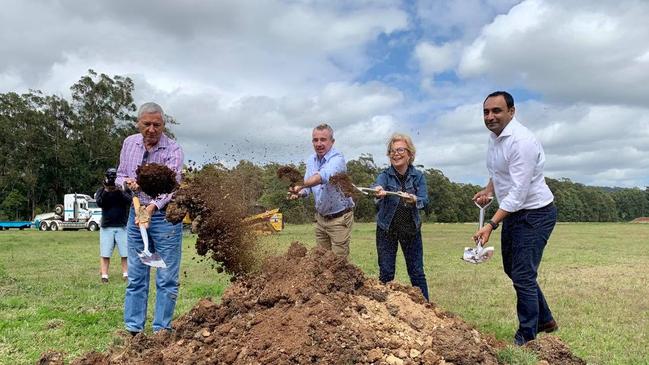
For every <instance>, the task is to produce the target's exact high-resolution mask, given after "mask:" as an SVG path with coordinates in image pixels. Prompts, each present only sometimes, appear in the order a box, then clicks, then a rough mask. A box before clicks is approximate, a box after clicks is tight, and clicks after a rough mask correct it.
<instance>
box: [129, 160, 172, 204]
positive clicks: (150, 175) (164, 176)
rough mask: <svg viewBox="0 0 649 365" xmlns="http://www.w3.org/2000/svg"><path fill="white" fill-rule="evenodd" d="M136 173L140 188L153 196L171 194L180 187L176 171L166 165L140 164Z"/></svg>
mask: <svg viewBox="0 0 649 365" xmlns="http://www.w3.org/2000/svg"><path fill="white" fill-rule="evenodd" d="M135 173H136V174H137V178H136V180H137V184H138V185H139V186H140V189H142V191H143V192H144V193H146V194H147V195H148V196H150V197H152V198H155V197H157V196H158V195H161V194H169V193H171V192H173V191H174V190H176V188H178V182H177V181H176V173H175V172H174V171H173V170H172V169H170V168H169V167H168V166H166V165H161V164H157V163H148V164H144V165H140V166H138V168H137V170H135Z"/></svg>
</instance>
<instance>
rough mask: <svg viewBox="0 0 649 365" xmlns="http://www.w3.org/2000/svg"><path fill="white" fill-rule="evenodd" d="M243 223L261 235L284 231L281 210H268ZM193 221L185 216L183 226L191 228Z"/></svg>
mask: <svg viewBox="0 0 649 365" xmlns="http://www.w3.org/2000/svg"><path fill="white" fill-rule="evenodd" d="M243 222H244V223H246V224H249V225H250V226H252V228H253V229H254V230H255V232H257V233H259V234H273V233H278V232H281V231H282V230H283V229H284V217H283V215H282V213H280V211H279V208H276V209H271V210H267V211H265V212H261V213H258V214H255V215H251V216H249V217H246V218H244V219H243ZM191 224H192V220H191V219H190V218H189V214H187V215H185V218H184V219H183V225H185V226H191Z"/></svg>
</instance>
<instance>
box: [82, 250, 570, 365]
mask: <svg viewBox="0 0 649 365" xmlns="http://www.w3.org/2000/svg"><path fill="white" fill-rule="evenodd" d="M173 326H174V328H175V329H176V330H175V332H173V333H160V334H157V335H152V336H146V335H144V334H139V335H137V336H136V337H134V338H133V339H132V340H131V341H130V342H129V343H128V344H127V345H126V346H125V347H119V348H113V349H111V350H110V351H109V352H107V353H105V354H98V353H90V354H88V355H86V356H85V357H82V358H79V359H77V360H75V361H74V362H73V364H108V363H110V364H181V363H185V364H217V363H218V364H220V363H223V364H308V363H316V364H447V363H453V364H467V365H468V364H497V363H498V361H497V358H496V352H497V351H498V346H499V345H498V343H497V342H496V341H495V340H494V339H493V338H491V337H490V336H485V335H483V334H481V333H479V332H478V331H477V330H475V329H474V328H472V327H471V326H470V325H468V324H466V323H465V322H464V321H462V320H461V319H460V318H457V317H455V316H453V315H450V314H448V313H445V312H444V311H442V310H440V309H439V308H436V307H435V305H434V304H432V303H426V302H425V301H424V299H423V297H422V296H421V293H420V291H419V289H417V288H412V287H407V286H403V285H400V284H396V283H391V284H388V285H383V284H381V283H379V282H378V281H377V280H375V279H368V278H366V277H365V276H364V274H363V273H362V272H361V270H360V269H359V268H358V267H356V266H354V265H352V264H350V263H348V262H347V260H346V259H345V258H342V257H339V256H336V255H335V254H333V253H332V252H331V251H325V250H322V249H320V248H314V249H312V250H310V251H307V249H306V248H305V247H304V246H302V245H301V244H299V243H293V244H292V245H291V247H290V248H289V250H288V252H287V253H286V254H284V255H283V256H280V257H273V258H269V259H267V260H266V261H265V262H264V264H263V266H262V270H261V272H259V273H258V274H255V275H250V276H244V277H241V278H239V279H238V280H237V281H236V282H235V283H234V284H233V285H232V286H230V287H229V288H228V289H227V290H226V292H225V293H224V294H223V297H222V298H221V303H220V304H216V303H214V302H212V301H210V300H208V299H204V300H201V301H200V302H199V303H198V304H197V305H196V306H195V307H194V308H193V309H192V310H191V311H190V312H189V313H187V314H185V315H183V316H182V317H180V318H178V319H177V320H176V321H174V325H173ZM538 343H539V346H540V348H541V350H543V349H544V348H545V347H544V346H545V345H544V344H543V342H541V341H538ZM555 344H556V343H554V342H552V346H553V347H552V348H551V350H550V353H553V351H554V349H555V347H554V345H555ZM563 356H565V358H568V357H569V356H570V358H571V359H572V357H571V356H572V355H570V354H569V353H567V354H565V355H563ZM563 359H564V358H556V357H552V358H551V360H550V359H549V360H548V361H549V362H550V363H551V364H576V363H575V362H563Z"/></svg>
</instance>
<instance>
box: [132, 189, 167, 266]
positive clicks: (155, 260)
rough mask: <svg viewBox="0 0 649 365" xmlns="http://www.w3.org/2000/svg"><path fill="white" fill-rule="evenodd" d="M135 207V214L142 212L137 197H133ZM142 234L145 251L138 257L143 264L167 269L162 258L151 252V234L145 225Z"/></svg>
mask: <svg viewBox="0 0 649 365" xmlns="http://www.w3.org/2000/svg"><path fill="white" fill-rule="evenodd" d="M133 207H135V212H136V213H137V212H139V211H140V198H138V197H137V196H134V197H133ZM139 226H140V234H141V235H142V241H143V242H144V250H142V252H138V253H137V256H138V257H139V258H140V261H142V263H143V264H145V265H148V266H151V267H159V268H161V269H166V268H167V264H165V262H164V260H163V259H162V257H160V255H159V254H158V253H157V252H153V253H151V251H149V234H148V233H147V231H146V227H145V226H144V224H140V225H139Z"/></svg>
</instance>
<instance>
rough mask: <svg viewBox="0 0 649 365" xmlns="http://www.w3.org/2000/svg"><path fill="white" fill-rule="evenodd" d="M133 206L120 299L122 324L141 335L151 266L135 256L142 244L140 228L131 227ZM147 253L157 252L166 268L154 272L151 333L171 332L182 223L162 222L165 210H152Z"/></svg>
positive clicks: (176, 294)
mask: <svg viewBox="0 0 649 365" xmlns="http://www.w3.org/2000/svg"><path fill="white" fill-rule="evenodd" d="M134 219H135V212H134V210H133V207H131V211H130V213H129V217H128V224H127V226H126V231H127V234H128V286H127V287H126V297H125V298H124V324H125V326H126V329H127V330H128V331H131V332H142V331H143V330H144V323H145V322H146V312H147V301H148V297H149V282H150V280H149V278H150V272H151V267H150V266H147V265H144V264H143V263H142V262H141V261H140V258H139V257H138V255H137V253H138V252H142V249H143V248H144V242H143V241H142V236H141V234H140V228H139V227H138V226H137V225H135V221H134ZM147 232H148V237H149V251H151V252H157V253H158V254H159V255H160V257H162V259H163V260H164V262H165V264H167V268H166V269H156V276H155V283H156V299H155V312H154V314H153V331H154V332H157V331H160V330H163V329H171V320H172V318H173V314H174V309H175V307H176V298H177V296H178V272H179V269H180V256H181V251H182V224H181V223H178V224H171V223H169V222H167V220H166V219H165V211H156V212H155V213H154V214H153V216H152V217H151V222H150V223H149V229H148V230H147Z"/></svg>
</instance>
